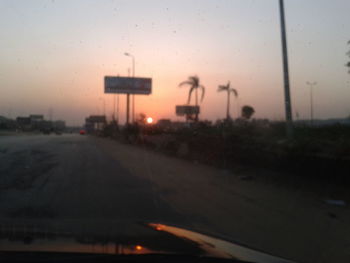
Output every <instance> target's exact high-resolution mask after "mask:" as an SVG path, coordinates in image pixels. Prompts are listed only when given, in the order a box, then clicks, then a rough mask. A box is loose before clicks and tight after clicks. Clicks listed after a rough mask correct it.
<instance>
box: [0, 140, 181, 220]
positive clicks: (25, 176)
mask: <svg viewBox="0 0 350 263" xmlns="http://www.w3.org/2000/svg"><path fill="white" fill-rule="evenodd" d="M0 147H1V148H0V151H1V153H0V156H1V159H0V160H1V167H0V174H1V177H0V191H1V193H0V200H1V203H0V217H3V218H4V217H5V218H6V217H10V218H69V219H95V218H96V219H105V218H108V219H127V220H138V221H155V220H164V221H174V220H175V221H176V220H177V219H178V220H181V216H180V215H178V214H177V213H176V212H174V211H172V209H171V208H170V207H169V205H167V204H166V203H165V202H164V201H162V200H161V199H160V198H159V194H158V193H157V192H156V191H154V187H153V185H152V182H150V181H149V180H147V179H143V178H140V177H137V176H134V175H132V174H131V173H130V172H129V171H127V170H126V169H125V168H123V167H122V166H121V165H120V163H118V161H116V160H115V159H113V158H112V157H111V156H110V155H108V154H106V152H104V151H103V149H102V148H101V147H99V146H98V145H97V143H96V141H95V140H94V138H91V137H88V136H80V135H63V136H56V135H50V136H49V135H37V136H11V137H6V138H4V137H3V138H1V141H0Z"/></svg>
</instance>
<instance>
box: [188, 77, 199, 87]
mask: <svg viewBox="0 0 350 263" xmlns="http://www.w3.org/2000/svg"><path fill="white" fill-rule="evenodd" d="M188 79H189V81H192V83H193V85H194V86H199V78H198V76H190V77H188Z"/></svg>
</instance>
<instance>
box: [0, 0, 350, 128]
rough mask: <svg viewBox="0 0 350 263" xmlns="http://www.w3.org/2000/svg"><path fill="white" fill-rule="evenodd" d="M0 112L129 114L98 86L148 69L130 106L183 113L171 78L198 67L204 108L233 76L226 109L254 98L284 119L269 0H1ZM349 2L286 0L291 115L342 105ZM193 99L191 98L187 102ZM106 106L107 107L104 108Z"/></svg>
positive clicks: (325, 114)
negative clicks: (148, 81) (147, 87)
mask: <svg viewBox="0 0 350 263" xmlns="http://www.w3.org/2000/svg"><path fill="white" fill-rule="evenodd" d="M0 9H1V13H2V15H1V17H0V91H1V93H0V94H1V95H0V115H3V116H8V117H12V118H15V117H17V116H26V115H28V114H34V113H35V114H44V115H45V116H46V118H49V115H51V117H52V118H53V119H63V120H66V121H67V123H68V124H69V125H81V124H83V122H84V119H85V117H87V116H88V115H91V114H103V112H104V108H105V112H106V114H107V115H108V117H109V118H110V117H111V116H112V114H113V99H114V97H116V100H117V99H118V98H117V97H119V113H120V114H119V118H120V121H121V122H124V120H125V102H126V96H125V95H119V96H114V95H113V94H104V83H103V79H104V76H105V75H116V76H118V75H119V76H128V74H129V72H130V71H131V65H132V61H131V58H130V57H127V56H125V55H124V53H125V52H129V53H130V54H132V55H134V57H135V62H136V63H135V76H136V77H149V78H152V80H153V87H152V94H151V95H148V96H146V95H138V96H135V101H136V103H135V113H137V114H138V113H141V112H142V113H145V114H146V115H147V116H152V117H153V118H154V119H155V120H156V121H157V120H159V119H162V118H170V119H172V120H183V119H182V118H181V117H177V116H176V115H175V105H183V104H186V102H187V96H188V88H187V87H182V88H179V87H178V84H179V83H180V82H182V81H184V80H186V79H187V78H188V76H191V75H197V76H198V77H199V78H200V81H201V83H202V84H203V85H204V86H205V87H206V94H205V98H204V100H203V102H202V104H201V115H200V118H201V119H207V120H213V121H215V120H216V119H219V118H224V117H225V112H226V94H224V93H218V92H217V87H218V85H222V84H226V83H227V82H228V81H230V82H231V86H232V87H233V88H235V89H236V90H237V91H238V93H239V96H238V98H237V99H232V100H231V101H232V105H231V115H232V116H233V117H237V115H238V111H239V108H240V107H241V106H243V105H251V106H253V107H254V109H255V111H256V113H255V115H254V117H255V118H269V119H271V120H282V119H284V114H285V112H284V104H283V101H284V93H283V74H282V53H281V39H280V35H281V34H280V22H279V5H278V1H277V0H227V1H222V0H216V1H214V0H213V1H205V0H198V1H190V0H178V1H170V0H169V1H167V0H157V1H156V0H154V1H152V0H150V1H142V0H140V1H136V0H135V1H133V0H128V1H117V0H116V1H110V0H108V1H101V0H95V1H86V0H80V1H79V0H73V1H72V0H51V1H40V0H37V1H24V0H22V1H19V0H9V1H5V0H1V1H0ZM349 10H350V1H348V0H334V1H329V0H309V1H304V0H285V12H286V25H287V41H288V56H289V69H290V86H291V96H292V111H293V116H294V117H295V118H296V117H297V116H298V118H300V119H308V118H310V89H309V87H308V86H307V85H306V82H307V81H310V82H313V81H316V82H317V85H316V86H315V87H314V116H315V118H320V119H327V118H343V117H348V116H349V115H350V103H349V101H350V74H348V72H347V68H346V67H345V64H346V62H347V61H348V60H349V58H348V57H347V56H346V52H347V51H348V50H349V49H350V45H348V44H347V42H348V41H349V40H350V34H349V27H350V16H349V14H348V11H349ZM192 102H193V101H192ZM104 105H105V107H104Z"/></svg>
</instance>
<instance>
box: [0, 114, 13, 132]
mask: <svg viewBox="0 0 350 263" xmlns="http://www.w3.org/2000/svg"><path fill="white" fill-rule="evenodd" d="M16 127H17V124H16V121H15V120H12V119H9V118H6V117H3V116H0V129H6V130H8V129H16Z"/></svg>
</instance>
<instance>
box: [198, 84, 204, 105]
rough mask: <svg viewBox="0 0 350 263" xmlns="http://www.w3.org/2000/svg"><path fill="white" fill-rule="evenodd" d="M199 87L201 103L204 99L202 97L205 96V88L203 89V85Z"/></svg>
mask: <svg viewBox="0 0 350 263" xmlns="http://www.w3.org/2000/svg"><path fill="white" fill-rule="evenodd" d="M199 87H200V88H201V90H202V96H201V102H202V101H203V99H204V95H205V87H204V86H203V85H200V86H199Z"/></svg>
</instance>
